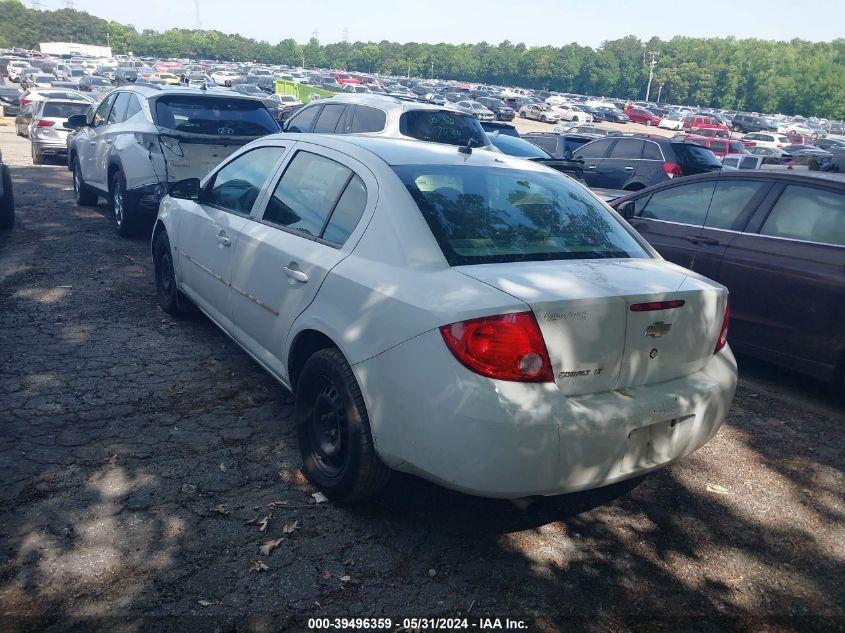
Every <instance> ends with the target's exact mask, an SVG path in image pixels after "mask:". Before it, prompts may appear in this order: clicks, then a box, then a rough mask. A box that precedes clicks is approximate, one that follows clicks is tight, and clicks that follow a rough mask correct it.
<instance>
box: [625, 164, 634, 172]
mask: <svg viewBox="0 0 845 633" xmlns="http://www.w3.org/2000/svg"><path fill="white" fill-rule="evenodd" d="M625 171H634V168H633V167H631V166H630V165H628V166H627V167H625Z"/></svg>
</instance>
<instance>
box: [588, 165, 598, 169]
mask: <svg viewBox="0 0 845 633" xmlns="http://www.w3.org/2000/svg"><path fill="white" fill-rule="evenodd" d="M595 168H596V166H595V165H587V169H595Z"/></svg>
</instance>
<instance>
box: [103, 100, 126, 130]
mask: <svg viewBox="0 0 845 633" xmlns="http://www.w3.org/2000/svg"><path fill="white" fill-rule="evenodd" d="M128 103H129V94H128V93H126V92H119V93H117V98H116V99H115V101H114V107H112V109H111V112H109V118H108V120H107V123H108V124H109V125H112V124H114V123H123V121H124V120H125V116H124V115H125V114H126V105H127V104H128Z"/></svg>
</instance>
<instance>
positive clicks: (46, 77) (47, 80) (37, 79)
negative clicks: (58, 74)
mask: <svg viewBox="0 0 845 633" xmlns="http://www.w3.org/2000/svg"><path fill="white" fill-rule="evenodd" d="M32 79H33V81H35V82H42V83H50V82H52V81H55V80H56V78H55V77H53V75H35V76H34V77H33V78H32Z"/></svg>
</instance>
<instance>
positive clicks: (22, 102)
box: [21, 99, 32, 106]
mask: <svg viewBox="0 0 845 633" xmlns="http://www.w3.org/2000/svg"><path fill="white" fill-rule="evenodd" d="M30 103H32V99H21V105H22V106H25V105H29V104H30Z"/></svg>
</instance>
